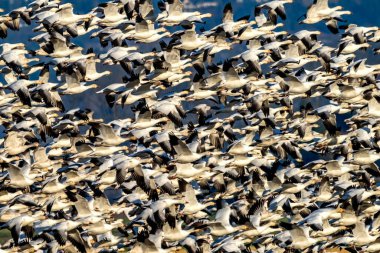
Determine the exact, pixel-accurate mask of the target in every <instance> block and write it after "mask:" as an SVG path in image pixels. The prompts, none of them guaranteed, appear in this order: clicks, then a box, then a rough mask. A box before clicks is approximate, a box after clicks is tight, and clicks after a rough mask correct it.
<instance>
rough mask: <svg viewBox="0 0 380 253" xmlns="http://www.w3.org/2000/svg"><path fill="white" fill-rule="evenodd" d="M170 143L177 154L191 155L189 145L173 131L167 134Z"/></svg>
mask: <svg viewBox="0 0 380 253" xmlns="http://www.w3.org/2000/svg"><path fill="white" fill-rule="evenodd" d="M169 141H170V145H171V146H172V147H173V149H174V150H175V152H176V153H177V154H178V155H192V152H191V150H190V149H189V147H188V146H187V145H186V143H184V142H183V141H182V140H180V139H179V138H178V137H177V136H175V135H174V134H173V133H170V134H169Z"/></svg>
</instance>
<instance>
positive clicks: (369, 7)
mask: <svg viewBox="0 0 380 253" xmlns="http://www.w3.org/2000/svg"><path fill="white" fill-rule="evenodd" d="M153 1H154V5H155V7H156V6H157V4H156V3H157V1H156V0H153ZM30 2H32V1H27V0H0V8H3V9H4V10H5V13H7V12H9V11H10V10H12V9H15V8H18V7H21V6H25V5H27V4H29V3H30ZM67 2H71V3H72V4H73V5H74V13H76V14H83V13H87V12H89V11H90V10H91V9H92V8H94V7H96V6H97V5H98V4H99V3H102V2H106V1H105V0H63V1H62V3H67ZM189 2H190V3H191V4H193V5H197V4H202V3H207V2H208V3H213V5H214V6H211V7H202V8H199V9H198V11H200V12H202V13H206V12H208V13H211V14H212V15H213V17H211V18H208V19H205V21H206V24H204V25H203V24H198V25H197V28H201V27H204V28H205V29H210V28H212V27H214V26H215V25H217V24H219V23H220V22H221V18H222V13H223V7H224V5H225V4H226V3H227V1H222V0H217V1H215V0H204V1H202V0H190V1H189ZM263 2H267V1H263V0H261V1H259V0H257V1H255V0H239V1H231V3H232V6H233V8H234V15H235V18H239V17H242V16H245V15H251V19H252V18H253V11H254V8H255V6H256V5H257V4H259V3H263ZM312 2H313V0H294V1H293V3H292V4H287V5H286V7H285V8H286V13H287V14H288V18H287V20H286V21H281V20H280V21H279V22H283V23H284V27H281V28H278V29H277V31H280V30H286V31H288V32H289V33H294V32H296V31H299V30H302V29H308V30H319V31H321V32H322V34H321V35H320V36H319V40H322V41H323V42H324V44H326V45H330V46H336V45H337V44H336V43H337V41H338V40H339V39H340V35H332V34H331V33H330V32H329V31H328V30H327V28H326V26H325V25H324V23H322V22H321V23H319V24H314V25H299V24H298V22H297V19H298V18H299V17H300V16H301V15H302V14H304V13H305V11H306V9H307V6H309V5H310V4H311V3H312ZM329 2H330V5H331V6H336V5H341V6H343V8H344V10H350V11H351V12H352V15H348V16H344V18H346V19H347V20H348V22H349V23H354V24H358V25H360V26H378V25H380V15H379V13H380V0H340V1H338V0H330V1H329ZM156 13H157V12H156ZM34 26H35V25H32V26H29V27H27V26H25V27H22V28H21V29H20V31H18V32H13V31H10V32H9V36H8V38H6V39H5V40H3V41H1V39H0V43H2V42H8V43H16V42H23V43H25V44H27V45H28V48H30V49H37V48H38V45H37V44H36V43H34V42H28V39H29V38H31V37H33V36H35V35H36V33H33V32H32V28H33V27H34ZM91 33H92V32H90V34H91ZM72 42H73V43H75V44H77V45H79V46H81V47H83V48H84V49H85V50H87V49H88V48H90V47H92V48H94V50H95V52H96V53H97V54H100V53H105V52H106V51H107V50H108V49H110V46H108V47H106V48H102V47H100V45H99V42H98V39H97V38H94V39H90V35H89V34H88V35H84V36H81V37H80V38H75V39H73V40H72ZM130 44H131V45H132V43H130ZM137 46H138V47H139V51H141V52H148V51H151V50H152V48H154V47H158V44H157V43H153V44H150V45H146V44H139V45H137ZM243 49H244V46H243V45H236V46H234V48H233V50H231V51H229V52H226V51H223V52H221V53H220V54H219V55H218V56H217V59H219V60H221V59H225V58H226V57H229V56H232V55H235V54H237V53H239V51H241V50H243ZM85 50H84V52H85ZM370 50H372V49H370ZM357 55H358V59H360V58H363V57H367V56H368V55H370V56H369V60H368V62H369V63H379V61H378V59H379V58H378V57H376V58H375V57H374V56H373V54H372V52H368V51H367V52H359V53H358V54H357ZM98 69H99V70H101V71H104V70H110V71H112V75H110V76H107V77H103V78H102V79H99V80H97V81H96V83H97V84H98V85H99V86H100V87H99V88H98V89H100V88H102V87H105V86H107V85H109V84H112V83H116V82H121V79H122V77H123V76H124V75H125V72H124V70H123V69H121V68H120V67H118V66H116V67H115V66H112V67H110V66H103V65H102V64H99V65H98ZM32 78H33V77H32ZM0 81H1V82H4V80H3V78H2V77H1V78H0ZM50 81H51V82H56V81H57V80H55V75H53V74H52V75H51V80H50ZM64 104H65V107H66V108H67V109H72V108H77V107H81V108H90V109H92V110H93V111H94V112H95V117H97V118H99V117H101V118H103V119H104V120H105V121H106V122H107V121H111V120H113V119H117V118H121V117H125V116H126V115H130V112H129V111H128V110H129V109H128V108H124V109H122V108H121V107H120V106H117V107H116V108H113V109H110V108H108V106H107V103H106V102H105V98H104V96H103V95H102V94H96V93H95V90H93V89H91V90H89V91H87V92H85V93H82V94H79V95H74V96H66V97H64Z"/></svg>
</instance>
